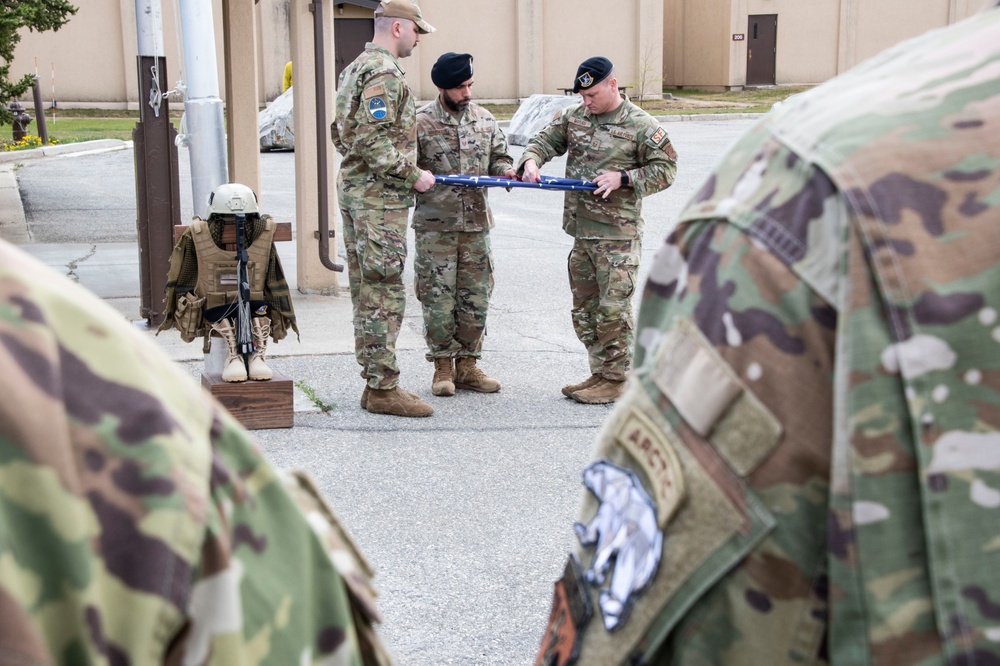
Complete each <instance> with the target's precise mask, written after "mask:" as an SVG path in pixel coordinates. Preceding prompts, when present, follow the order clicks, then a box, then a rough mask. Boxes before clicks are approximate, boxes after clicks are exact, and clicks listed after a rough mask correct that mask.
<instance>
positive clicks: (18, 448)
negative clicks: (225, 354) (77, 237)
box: [0, 242, 385, 666]
mask: <svg viewBox="0 0 1000 666" xmlns="http://www.w3.org/2000/svg"><path fill="white" fill-rule="evenodd" d="M0 387H2V395H3V396H4V397H3V400H0V663H4V664H134V665H136V666H138V665H140V664H167V663H170V664H180V663H184V664H197V665H203V664H220V665H221V664H232V665H234V666H235V665H240V666H245V665H254V664H261V665H262V664H273V665H274V666H286V665H287V664H331V663H337V664H355V665H358V664H361V663H362V659H361V646H360V645H359V639H360V637H363V636H370V635H371V634H370V632H369V630H368V628H364V629H363V630H362V629H360V628H359V630H358V631H355V626H359V627H360V625H364V624H365V623H366V622H370V621H372V620H373V619H377V614H373V611H372V606H371V598H372V597H371V594H370V590H366V589H364V588H365V587H366V585H367V583H366V580H367V579H366V576H365V574H368V575H369V576H370V572H368V571H367V570H366V569H365V567H364V566H363V559H362V558H360V556H359V555H357V554H356V553H354V552H353V551H351V548H350V546H349V542H347V541H345V539H343V538H340V539H339V542H340V544H341V549H342V550H344V551H345V552H346V551H351V552H350V553H348V554H349V555H350V557H351V559H352V561H353V562H354V563H357V566H353V567H351V568H350V573H351V575H352V581H351V583H349V584H345V581H344V580H343V579H342V578H341V577H340V576H339V575H338V573H337V571H336V570H335V569H334V560H335V558H334V557H332V556H331V554H332V553H333V552H334V551H333V550H330V551H328V550H327V549H328V548H332V544H333V541H331V540H330V539H329V538H326V537H324V540H323V541H321V540H320V539H318V538H317V534H316V533H315V532H313V530H312V529H311V528H310V522H312V521H307V520H306V518H305V516H304V515H303V514H302V513H300V511H299V509H298V508H297V506H296V503H295V501H293V499H292V496H290V495H289V493H288V492H287V491H286V490H285V489H284V488H283V485H284V484H283V482H282V481H281V480H279V478H278V475H277V474H276V472H275V470H274V469H273V468H271V466H270V465H268V463H267V462H266V461H265V460H264V458H263V457H262V456H261V454H260V452H259V451H258V450H257V448H256V447H255V445H254V444H253V443H252V441H251V440H250V439H249V436H248V435H247V433H246V431H245V430H243V428H242V427H240V426H239V424H237V423H236V422H235V421H234V420H233V418H232V417H231V416H230V415H229V414H228V413H227V412H226V411H225V410H224V409H222V408H221V407H220V406H219V405H218V404H217V403H216V402H215V401H214V400H212V399H211V397H210V396H208V395H207V394H206V393H204V392H203V391H201V390H200V389H199V388H198V387H197V385H196V384H195V383H194V382H193V381H192V380H191V378H190V377H188V376H186V374H185V373H183V372H182V371H181V370H180V369H178V368H177V367H176V366H175V365H174V364H173V363H172V362H171V361H170V360H169V359H167V357H166V356H165V355H164V354H163V353H162V352H161V351H160V350H159V349H157V348H156V347H155V346H154V345H153V344H152V342H151V341H150V340H149V339H148V338H146V337H145V336H143V335H141V334H139V333H137V332H136V331H134V330H133V329H132V327H131V326H130V325H129V324H128V322H126V321H125V320H124V319H123V318H122V316H121V314H120V313H118V312H117V311H114V310H113V309H112V308H110V307H108V306H107V305H106V304H105V303H103V302H101V301H100V300H99V299H97V298H95V297H94V296H93V294H90V293H88V292H87V291H86V290H84V289H82V288H81V287H79V286H78V285H75V284H73V283H71V282H69V281H68V280H65V279H63V278H61V277H59V276H57V275H56V274H54V273H52V272H51V271H49V270H48V269H47V268H46V267H45V266H43V265H41V264H40V263H38V262H37V261H35V260H34V259H32V258H30V257H27V255H25V254H23V253H22V252H20V251H18V250H17V249H15V248H13V247H12V246H10V245H8V244H6V243H3V242H0ZM290 485H293V486H298V487H299V489H298V490H295V491H294V492H295V493H297V494H298V495H301V494H302V493H303V492H305V491H306V489H305V488H304V487H303V486H302V484H301V483H292V484H290ZM308 506H309V507H310V508H309V511H310V512H311V513H313V512H315V511H317V510H319V509H318V508H317V506H318V504H317V502H316V501H315V499H314V500H311V501H310V502H309V503H308ZM328 527H329V529H331V530H332V529H333V523H329V524H328ZM328 553H329V554H328ZM336 559H337V561H338V562H339V561H340V560H339V557H338V558H336ZM359 582H361V583H363V585H362V586H361V588H357V589H358V590H360V594H359V595H357V599H355V596H356V593H355V592H354V591H353V590H352V588H354V586H355V585H356V584H357V583H359ZM355 601H357V602H358V603H355ZM352 605H353V606H354V607H355V608H353V609H352ZM352 616H353V619H352ZM356 623H357V625H356ZM384 661H385V660H383V662H382V663H384Z"/></svg>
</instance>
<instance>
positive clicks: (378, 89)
mask: <svg viewBox="0 0 1000 666" xmlns="http://www.w3.org/2000/svg"><path fill="white" fill-rule="evenodd" d="M384 94H385V86H384V85H383V84H381V83H376V84H375V85H373V86H368V87H367V88H365V91H364V92H363V93H361V96H362V97H363V98H364V99H368V98H370V97H381V96H382V95H384Z"/></svg>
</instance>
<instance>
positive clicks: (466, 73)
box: [431, 51, 472, 90]
mask: <svg viewBox="0 0 1000 666" xmlns="http://www.w3.org/2000/svg"><path fill="white" fill-rule="evenodd" d="M471 78H472V55H471V54H468V53H452V52H450V51H449V52H448V53H445V54H443V55H442V56H441V57H440V58H438V59H437V62H436V63H434V66H433V67H431V81H433V82H434V85H436V86H437V87H438V88H442V89H444V90H450V89H451V88H457V87H458V86H460V85H462V84H463V83H465V82H466V81H468V80H469V79H471Z"/></svg>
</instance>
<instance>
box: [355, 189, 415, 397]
mask: <svg viewBox="0 0 1000 666" xmlns="http://www.w3.org/2000/svg"><path fill="white" fill-rule="evenodd" d="M340 212H341V214H342V215H343V217H344V246H345V248H346V249H347V276H348V279H349V280H350V283H351V304H352V306H353V308H354V356H355V358H357V360H358V364H359V365H360V366H361V376H362V377H364V379H365V381H366V382H367V383H368V386H370V387H371V388H374V389H390V388H394V387H395V386H396V385H397V384H398V383H399V365H398V364H397V363H396V338H397V337H399V329H400V327H401V326H402V324H403V311H404V310H405V308H406V288H405V287H404V286H403V264H404V263H405V261H406V222H407V217H408V215H409V209H407V208H391V209H375V210H345V209H343V208H341V209H340Z"/></svg>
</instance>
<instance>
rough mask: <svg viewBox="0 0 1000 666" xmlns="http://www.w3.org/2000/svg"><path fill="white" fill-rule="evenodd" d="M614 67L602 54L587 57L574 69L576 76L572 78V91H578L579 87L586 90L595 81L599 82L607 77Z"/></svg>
mask: <svg viewBox="0 0 1000 666" xmlns="http://www.w3.org/2000/svg"><path fill="white" fill-rule="evenodd" d="M614 68H615V66H614V65H612V64H611V61H610V60H608V59H607V58H605V57H604V56H594V57H593V58H587V59H586V60H584V61H583V63H582V64H581V65H580V67H579V68H578V69H577V70H576V78H575V79H573V92H580V89H581V88H583V89H584V90H586V89H587V88H590V87H591V86H593V85H594V84H595V83H600V82H601V81H603V80H604V79H606V78H608V74H610V73H611V70H613V69H614Z"/></svg>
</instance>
